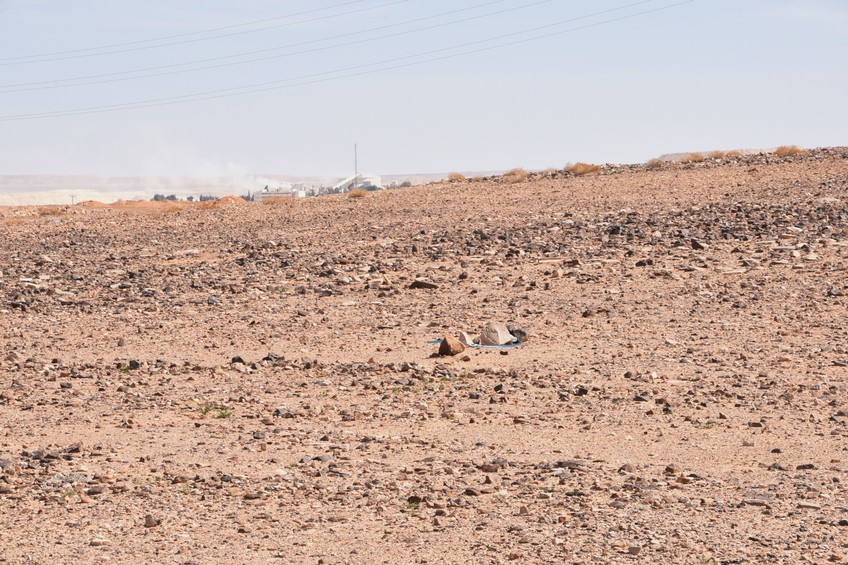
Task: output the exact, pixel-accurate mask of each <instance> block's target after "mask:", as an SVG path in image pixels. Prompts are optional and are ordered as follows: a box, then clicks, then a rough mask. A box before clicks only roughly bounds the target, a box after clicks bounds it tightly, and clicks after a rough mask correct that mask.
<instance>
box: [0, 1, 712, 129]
mask: <svg viewBox="0 0 848 565" xmlns="http://www.w3.org/2000/svg"><path fill="white" fill-rule="evenodd" d="M695 1H696V0H683V1H681V2H675V3H672V4H667V5H664V6H660V7H657V8H653V9H650V10H643V11H641V12H634V13H632V14H627V15H624V16H619V17H616V18H610V19H607V20H601V21H598V22H593V23H590V24H585V25H582V26H577V27H573V28H568V29H564V30H559V31H554V32H549V33H545V34H542V35H537V36H533V37H528V38H523V39H515V40H512V41H508V42H505V43H499V44H496V45H489V46H486V47H479V48H476V49H471V50H466V51H462V52H459V53H451V54H448V55H441V56H437V57H430V58H426V59H422V60H420V61H411V62H407V63H400V64H395V65H392V66H388V67H382V68H377V69H371V70H360V69H364V68H367V67H373V66H377V65H385V64H389V63H395V62H399V61H404V60H408V59H414V58H418V57H427V56H429V55H435V54H437V53H442V52H445V51H451V50H455V49H461V48H464V47H470V46H473V45H480V44H484V43H490V42H492V41H498V40H502V39H506V38H509V37H515V36H517V35H524V34H527V33H533V32H535V31H540V30H544V29H550V28H552V27H556V26H559V25H562V24H564V23H569V22H572V21H575V20H577V19H585V18H587V17H591V16H582V17H580V18H573V19H570V20H562V21H559V22H554V23H551V24H547V25H544V26H539V27H535V28H530V29H525V30H521V31H516V32H511V33H507V34H503V35H498V36H494V37H490V38H487V39H481V40H477V41H471V42H467V43H461V44H458V45H453V46H450V47H443V48H440V49H434V50H431V51H426V52H423V53H416V54H413V55H406V56H402V57H395V58H392V59H385V60H383V61H377V62H374V63H367V64H364V65H356V66H353V67H347V68H344V69H337V70H334V71H327V72H321V73H313V74H309V75H302V76H299V77H292V78H289V79H282V80H277V81H269V82H264V83H257V84H252V85H245V86H240V87H233V88H226V89H220V90H211V91H206V92H198V93H194V94H186V95H182V96H171V97H164V98H157V99H149V100H140V101H136V102H126V103H121V104H111V105H104V106H93V107H88V108H76V109H71V110H59V111H54V112H40V113H31V114H17V115H6V116H0V122H6V121H19V120H30V119H38V118H56V117H67V116H78V115H85V114H97V113H105V112H115V111H121V110H134V109H141V108H152V107H157V106H166V105H173V104H184V103H188V102H199V101H204V100H213V99H220V98H229V97H233V96H240V95H244V94H254V93H259V92H267V91H272V90H279V89H283V88H293V87H297V86H305V85H311V84H318V83H323V82H330V81H336V80H341V79H345V78H352V77H357V76H363V75H369V74H374V73H379V72H385V71H390V70H396V69H400V68H405V67H411V66H416V65H422V64H425V63H431V62H436V61H444V60H448V59H454V58H457V57H463V56H467V55H472V54H476V53H482V52H485V51H491V50H493V49H500V48H503V47H509V46H513V45H519V44H523V43H529V42H531V41H538V40H540V39H547V38H550V37H555V36H559V35H563V34H566V33H571V32H574V31H580V30H584V29H589V28H594V27H598V26H601V25H605V24H609V23H614V22H619V21H623V20H628V19H632V18H635V17H638V16H643V15H647V14H652V13H656V12H661V11H664V10H668V9H671V8H676V7H678V6H683V5H685V4H691V3H692V2H695ZM336 73H347V74H342V75H339V76H330V77H327V75H332V74H336ZM317 77H325V78H317ZM294 81H300V82H294ZM284 83H291V84H284Z"/></svg>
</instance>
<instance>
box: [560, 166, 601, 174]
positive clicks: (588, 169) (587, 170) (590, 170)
mask: <svg viewBox="0 0 848 565" xmlns="http://www.w3.org/2000/svg"><path fill="white" fill-rule="evenodd" d="M565 170H566V171H567V172H569V173H571V174H572V175H575V176H578V177H579V176H582V175H591V174H595V173H597V172H598V171H600V170H601V167H600V166H598V165H592V164H591V163H574V164H573V165H569V166H567V167H566V168H565Z"/></svg>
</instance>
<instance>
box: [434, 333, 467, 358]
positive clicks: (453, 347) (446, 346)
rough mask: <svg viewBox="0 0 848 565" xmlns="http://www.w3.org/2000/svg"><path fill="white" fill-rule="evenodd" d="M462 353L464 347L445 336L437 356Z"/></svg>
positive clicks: (457, 341) (456, 340) (459, 342)
mask: <svg viewBox="0 0 848 565" xmlns="http://www.w3.org/2000/svg"><path fill="white" fill-rule="evenodd" d="M463 351H465V345H463V344H462V342H461V341H459V340H458V339H455V338H453V337H451V336H449V335H445V336H444V337H443V338H442V343H441V344H440V345H439V355H443V356H453V355H459V354H460V353H462V352H463Z"/></svg>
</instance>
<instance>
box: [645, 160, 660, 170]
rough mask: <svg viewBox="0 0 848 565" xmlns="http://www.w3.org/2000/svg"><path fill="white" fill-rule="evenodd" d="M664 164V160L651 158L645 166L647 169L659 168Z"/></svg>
mask: <svg viewBox="0 0 848 565" xmlns="http://www.w3.org/2000/svg"><path fill="white" fill-rule="evenodd" d="M663 165H665V161H663V160H662V159H651V160H650V161H648V162H647V163H645V167H646V168H647V169H649V170H652V171H653V170H656V169H661V168H662V167H663Z"/></svg>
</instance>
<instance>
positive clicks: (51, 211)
mask: <svg viewBox="0 0 848 565" xmlns="http://www.w3.org/2000/svg"><path fill="white" fill-rule="evenodd" d="M64 213H65V209H64V208H55V207H52V206H50V207H45V208H39V209H38V215H39V216H61V215H63V214H64Z"/></svg>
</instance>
